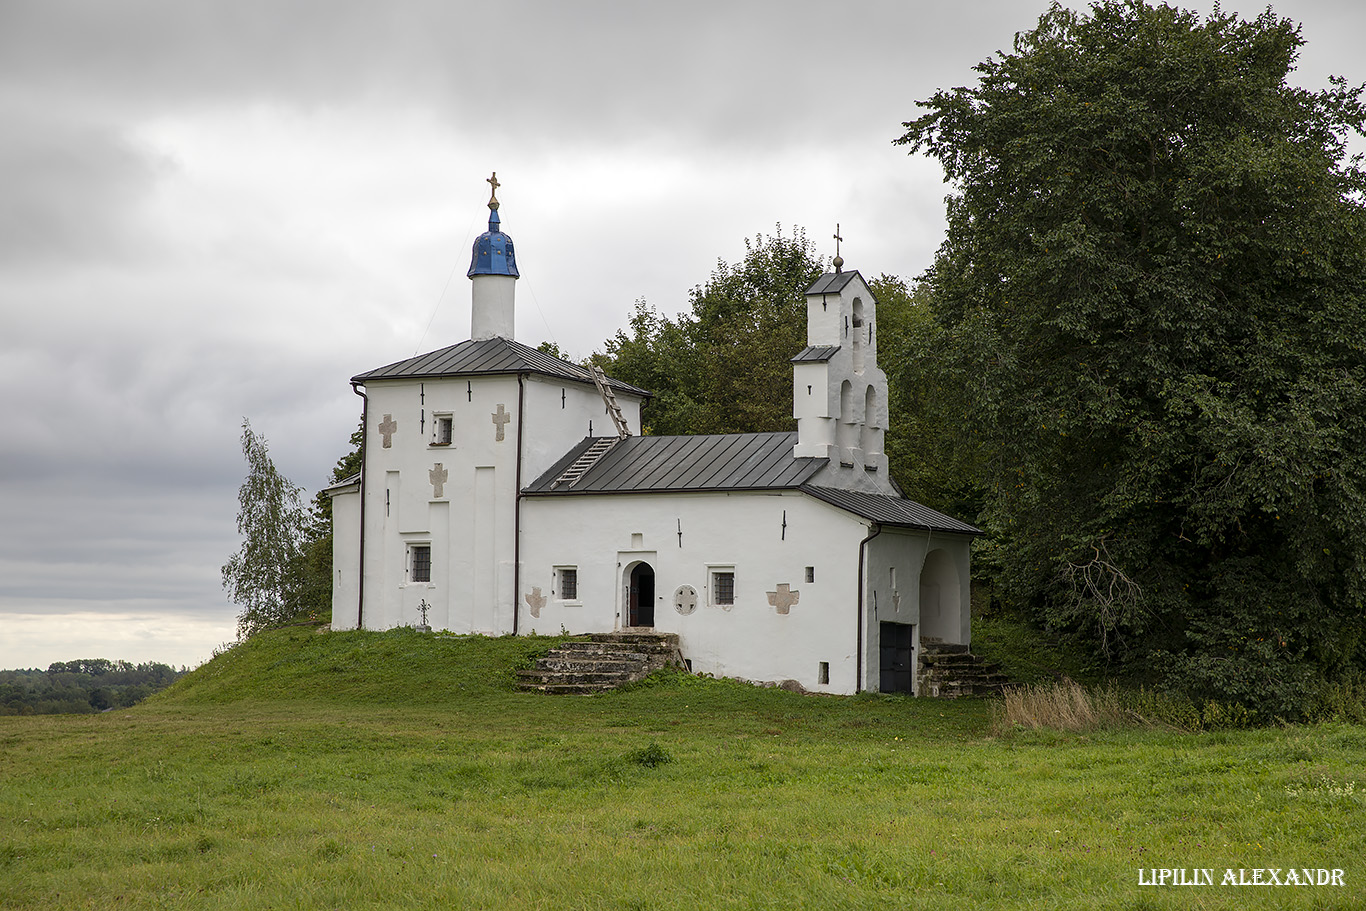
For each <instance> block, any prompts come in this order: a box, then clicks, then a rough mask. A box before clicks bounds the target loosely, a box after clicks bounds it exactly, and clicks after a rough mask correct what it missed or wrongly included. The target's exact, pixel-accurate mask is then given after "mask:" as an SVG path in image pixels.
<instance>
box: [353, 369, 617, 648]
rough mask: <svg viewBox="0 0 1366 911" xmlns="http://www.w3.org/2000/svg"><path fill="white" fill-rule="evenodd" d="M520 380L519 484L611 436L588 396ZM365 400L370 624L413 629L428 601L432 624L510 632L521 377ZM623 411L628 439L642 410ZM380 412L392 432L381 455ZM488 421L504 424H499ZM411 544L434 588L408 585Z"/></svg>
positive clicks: (414, 386) (381, 386)
mask: <svg viewBox="0 0 1366 911" xmlns="http://www.w3.org/2000/svg"><path fill="white" fill-rule="evenodd" d="M524 382H525V389H524V390H522V393H523V394H522V396H521V398H520V400H521V401H522V402H524V407H525V409H526V415H525V426H524V428H523V433H524V439H523V441H522V447H523V465H522V472H521V481H522V483H523V484H524V485H525V484H528V483H530V482H531V481H532V480H534V479H535V478H536V477H537V476H538V475H539V474H541V473H542V472H543V471H545V470H546V469H548V468H549V467H550V466H551V465H552V464H554V462H555V461H557V460H558V459H559V458H560V457H561V456H563V455H564V454H565V453H566V452H567V451H568V450H569V449H570V448H571V447H572V446H573V445H574V444H575V443H578V442H579V441H580V440H581V439H583V437H584V436H586V435H587V434H588V428H589V425H590V422H591V423H592V427H593V430H594V432H595V433H599V434H606V433H611V432H613V431H612V425H611V420H610V418H608V417H607V415H606V409H605V406H604V404H603V401H602V399H601V397H600V396H599V395H598V393H597V390H596V389H595V388H593V387H591V386H586V385H584V384H582V383H569V382H564V383H562V382H559V381H555V380H551V379H550V378H548V377H540V376H537V375H530V376H528V377H526V378H525V381H524ZM367 393H368V396H369V407H368V423H369V426H368V427H367V433H368V440H367V445H366V466H365V467H366V472H367V474H366V483H365V491H364V496H365V522H366V525H367V526H368V528H367V535H366V547H365V588H364V597H365V606H364V612H363V617H364V625H365V627H366V628H367V629H387V628H390V627H393V626H406V625H413V624H416V623H418V622H419V620H420V616H421V615H420V611H419V608H420V605H421V604H422V602H426V604H427V605H428V611H427V621H428V623H429V624H430V625H431V626H432V627H434V628H436V629H449V630H452V631H454V632H460V633H495V634H501V633H506V632H511V631H512V628H513V599H514V591H513V588H514V584H513V580H514V575H515V574H514V548H513V544H514V534H513V531H514V527H515V518H516V512H515V510H516V501H517V497H516V495H517V481H518V472H517V445H518V415H519V412H518V406H519V388H518V378H517V377H516V376H477V377H460V378H436V379H424V380H406V379H405V380H393V381H376V382H373V383H371V384H370V386H369V387H368V389H367ZM619 402H620V404H621V406H622V410H623V413H624V415H625V416H626V419H627V422H628V424H629V425H630V426H631V429H632V431H633V432H639V428H640V401H639V400H638V399H635V398H634V397H622V398H621V399H620V400H619ZM500 406H501V411H500ZM385 415H388V416H389V417H390V419H391V420H392V421H393V422H394V424H396V425H397V429H396V430H394V431H393V433H392V434H391V435H390V446H389V448H387V449H386V448H385V447H384V445H383V441H384V435H383V433H382V431H381V425H382V424H383V422H384V419H385ZM444 415H450V416H451V418H452V438H451V443H450V444H449V445H440V444H439V443H438V441H437V437H436V426H437V423H436V422H437V421H438V420H439V419H440V418H441V417H442V416H444ZM495 415H499V416H506V420H504V421H501V422H495V420H494V417H495ZM500 423H501V428H502V439H501V440H500V439H498V436H499V434H498V430H499V426H500ZM384 426H391V425H384ZM438 464H439V465H440V466H441V467H440V469H439V470H440V471H444V472H445V481H444V483H442V485H441V490H440V493H441V496H437V486H436V484H435V483H434V482H433V475H432V472H434V471H437V470H438V469H437V467H436V466H437V465H438ZM357 512H359V510H358V509H357ZM414 544H429V545H430V546H431V548H432V571H431V576H432V578H431V581H430V582H414V581H409V578H408V574H409V566H408V559H409V547H410V546H411V545H414ZM349 559H350V560H351V562H349V563H348V564H347V566H348V567H354V565H355V564H354V560H355V559H356V558H349ZM340 568H341V567H339V569H340ZM352 573H353V574H354V569H352ZM351 603H352V604H353V605H354V603H355V602H354V600H352V602H351ZM336 604H337V598H335V597H334V605H336ZM334 612H335V611H334ZM341 613H342V614H343V615H345V614H351V615H352V616H354V613H355V611H354V607H352V608H349V609H348V608H345V607H344V606H343V607H342V610H341ZM350 622H351V623H352V624H354V619H353V620H351V621H350Z"/></svg>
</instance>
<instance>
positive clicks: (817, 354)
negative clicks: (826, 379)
mask: <svg viewBox="0 0 1366 911" xmlns="http://www.w3.org/2000/svg"><path fill="white" fill-rule="evenodd" d="M838 350H840V346H839V345H808V346H807V347H805V348H803V349H802V350H801V351H798V352H797V356H796V357H794V358H793V359H792V363H794V364H799V363H802V362H803V361H828V360H830V359H831V358H832V357H834V356H835V352H836V351H838Z"/></svg>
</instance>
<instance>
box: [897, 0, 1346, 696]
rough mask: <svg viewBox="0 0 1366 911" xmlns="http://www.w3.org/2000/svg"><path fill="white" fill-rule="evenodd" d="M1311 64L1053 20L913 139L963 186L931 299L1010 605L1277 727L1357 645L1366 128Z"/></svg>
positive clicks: (1289, 38)
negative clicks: (966, 405) (972, 435)
mask: <svg viewBox="0 0 1366 911" xmlns="http://www.w3.org/2000/svg"><path fill="white" fill-rule="evenodd" d="M1300 45H1301V38H1300V34H1299V30H1298V28H1297V27H1296V26H1295V25H1294V24H1293V23H1291V22H1290V21H1288V20H1285V19H1280V18H1278V17H1276V16H1275V15H1273V14H1272V13H1271V12H1270V11H1268V12H1267V13H1265V14H1263V15H1261V16H1259V17H1258V18H1256V19H1255V20H1253V21H1243V20H1240V19H1238V18H1237V17H1236V16H1233V15H1227V14H1224V13H1222V12H1219V11H1217V10H1216V12H1215V13H1214V14H1212V15H1211V16H1209V17H1208V18H1203V19H1202V18H1201V17H1200V16H1198V15H1197V14H1194V13H1190V12H1185V11H1180V10H1176V9H1172V8H1170V7H1165V6H1159V7H1151V6H1148V5H1147V4H1145V3H1143V2H1140V0H1103V2H1098V3H1096V4H1094V5H1093V6H1092V8H1091V10H1090V13H1089V14H1086V13H1076V12H1073V11H1070V10H1067V9H1065V8H1062V7H1060V6H1058V5H1054V6H1053V7H1052V8H1051V9H1050V10H1049V11H1048V12H1046V13H1045V14H1044V15H1043V16H1042V17H1041V18H1040V20H1039V23H1038V26H1037V28H1035V29H1033V30H1031V31H1028V32H1025V33H1022V34H1020V35H1018V36H1017V38H1016V41H1015V44H1014V47H1013V50H1012V51H1011V52H1009V53H1001V54H999V55H998V56H997V57H993V58H989V59H987V60H986V61H984V62H983V63H981V64H979V65H978V66H977V68H976V70H977V72H978V74H979V78H978V80H977V82H976V84H975V85H971V86H968V87H963V88H956V89H951V90H944V91H940V92H938V93H936V94H935V95H934V96H933V97H932V98H930V99H929V100H928V101H923V102H920V104H921V105H922V107H924V108H926V109H927V113H925V114H924V115H923V116H921V117H920V118H918V119H916V120H913V121H911V122H908V123H906V124H904V126H905V128H906V132H905V134H904V135H903V136H902V137H901V138H900V140H899V141H900V142H901V143H903V144H905V145H907V146H908V147H909V148H910V150H911V151H912V152H915V151H920V150H924V151H926V152H928V153H929V154H931V155H933V156H934V157H936V158H938V159H939V161H940V162H941V163H942V165H943V167H944V169H945V172H946V175H947V178H948V180H949V181H950V182H951V184H952V193H951V195H950V197H949V200H948V223H949V229H948V234H947V237H946V239H945V241H944V244H943V246H942V247H941V249H940V251H939V254H938V256H937V257H936V260H935V263H934V266H933V268H932V269H931V270H930V272H929V273H928V274H927V282H928V285H929V289H930V292H931V293H932V296H933V298H934V301H935V307H936V312H937V314H938V317H939V319H940V321H941V324H942V327H943V330H944V332H945V333H946V335H947V337H948V338H949V339H950V342H951V344H950V345H949V348H948V350H949V353H950V354H951V360H950V362H949V368H948V369H949V370H951V371H953V372H954V373H955V374H956V376H957V377H958V378H959V387H960V388H961V389H962V390H964V392H965V393H966V394H965V395H964V399H965V400H967V401H970V402H971V403H972V409H971V411H970V412H967V413H965V419H967V420H971V421H972V422H974V423H975V424H977V425H979V426H980V427H981V429H982V435H983V443H984V453H985V456H986V460H985V462H984V464H985V466H986V474H985V476H986V478H987V479H988V481H989V485H988V500H987V504H986V512H985V514H984V519H983V520H984V521H985V522H987V523H988V525H989V527H990V530H991V531H992V532H993V534H994V542H995V547H994V549H993V552H992V556H993V557H994V558H995V560H996V566H997V571H998V573H999V580H1000V582H1001V587H1002V590H1003V592H1004V593H1005V594H1006V596H1007V597H1008V598H1010V599H1011V600H1013V601H1014V602H1015V603H1017V604H1019V605H1023V606H1026V607H1029V608H1032V609H1034V610H1037V611H1039V612H1040V613H1041V614H1042V615H1043V616H1044V617H1045V618H1046V619H1048V620H1049V621H1051V622H1053V623H1054V624H1057V625H1059V626H1064V627H1067V628H1070V629H1072V630H1074V631H1076V632H1078V633H1079V634H1081V635H1083V636H1085V637H1087V638H1088V639H1089V641H1091V642H1093V643H1094V644H1095V645H1096V647H1097V649H1098V650H1104V651H1106V652H1107V653H1109V654H1110V655H1111V656H1112V657H1114V658H1116V659H1118V660H1121V661H1129V662H1132V663H1133V664H1134V665H1140V664H1141V665H1142V666H1145V667H1148V668H1152V669H1155V670H1156V671H1157V672H1159V673H1160V674H1162V675H1163V676H1164V677H1165V679H1166V680H1167V681H1168V682H1169V683H1171V684H1173V685H1179V686H1182V687H1184V688H1185V689H1187V690H1188V691H1191V692H1193V693H1196V694H1207V695H1209V696H1213V697H1216V698H1224V699H1236V700H1239V701H1242V702H1244V703H1245V704H1248V705H1251V706H1253V707H1255V708H1257V709H1259V710H1261V711H1262V712H1264V713H1267V714H1292V713H1294V712H1296V711H1298V710H1301V709H1303V708H1304V707H1305V706H1306V705H1307V704H1308V702H1309V701H1310V700H1311V699H1312V694H1313V691H1314V689H1315V687H1316V686H1317V685H1318V684H1320V683H1321V682H1322V681H1323V680H1325V679H1331V678H1333V677H1338V676H1343V675H1349V674H1352V673H1357V672H1359V670H1360V668H1361V665H1362V651H1363V650H1362V645H1363V627H1364V626H1366V622H1364V620H1363V604H1364V603H1366V533H1364V532H1366V387H1364V386H1363V383H1366V349H1364V348H1363V338H1366V331H1364V330H1366V249H1364V247H1363V244H1364V243H1366V207H1363V201H1362V200H1363V191H1366V175H1364V174H1363V171H1362V168H1361V161H1360V158H1359V157H1357V158H1353V157H1349V155H1348V149H1347V145H1346V143H1347V141H1348V140H1349V139H1350V137H1351V136H1353V135H1354V134H1357V135H1359V134H1361V132H1362V128H1363V120H1364V119H1366V110H1364V109H1363V105H1362V101H1361V98H1362V89H1361V88H1349V87H1347V86H1346V84H1345V83H1344V82H1342V81H1341V80H1334V81H1333V82H1332V84H1331V85H1330V87H1329V88H1327V89H1325V90H1322V91H1306V90H1303V89H1299V88H1296V87H1294V86H1292V85H1290V84H1289V83H1288V82H1287V77H1288V76H1289V74H1290V72H1291V71H1292V69H1293V66H1294V62H1295V59H1296V55H1297V53H1298V48H1299V47H1300Z"/></svg>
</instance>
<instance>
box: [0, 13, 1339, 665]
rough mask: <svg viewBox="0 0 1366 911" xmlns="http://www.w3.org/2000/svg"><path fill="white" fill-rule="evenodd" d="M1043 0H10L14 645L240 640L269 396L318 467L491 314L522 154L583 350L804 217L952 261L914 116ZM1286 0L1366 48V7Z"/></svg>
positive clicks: (4, 276)
mask: <svg viewBox="0 0 1366 911" xmlns="http://www.w3.org/2000/svg"><path fill="white" fill-rule="evenodd" d="M1044 5H1045V4H1044V3H1043V0H1036V2H1022V0H988V2H975V0H968V2H962V3H943V2H933V3H931V2H920V0H891V2H846V3H843V4H833V3H826V2H821V3H815V2H807V0H800V2H797V0H788V2H781V3H780V2H772V3H747V2H743V0H725V2H709V0H691V2H688V3H670V4H662V3H646V2H626V0H619V2H553V0H552V2H516V0H510V2H503V3H498V4H487V3H480V4H475V3H464V2H461V3H452V2H435V0H432V2H408V3H404V2H385V3H382V4H381V3H365V4H362V3H348V2H338V0H316V2H293V3H287V2H279V0H275V2H270V3H243V2H217V3H194V2H186V0H163V2H138V0H123V2H117V3H110V2H104V0H90V2H85V3H76V2H59V0H37V2H22V0H0V379H3V389H4V390H5V395H6V397H7V399H8V407H7V408H5V412H6V420H5V429H4V430H3V431H0V668H13V667H46V666H47V665H48V664H49V663H51V662H53V661H58V660H69V659H73V658H81V657H106V658H111V659H117V658H123V659H127V660H131V661H164V662H167V663H170V664H173V665H181V664H186V665H191V666H193V665H195V664H198V663H200V662H201V661H203V660H205V659H207V658H208V657H210V655H211V653H212V650H213V649H214V648H215V647H216V646H218V645H220V644H221V643H224V642H226V641H229V640H231V639H232V638H233V635H234V633H235V617H236V613H237V609H236V607H235V606H234V605H232V604H229V603H228V601H227V600H226V598H225V597H224V595H223V592H222V589H221V585H220V570H219V567H220V566H221V565H222V564H223V563H224V561H225V560H226V559H227V557H228V556H229V554H231V553H232V551H233V550H234V549H236V547H237V546H238V543H239V541H238V536H237V532H236V528H235V516H236V511H237V502H236V494H237V488H238V485H239V484H240V483H241V481H242V476H243V473H244V471H245V465H244V462H243V460H242V456H241V450H240V445H239V435H240V425H241V421H242V419H243V417H248V418H250V419H251V422H252V426H253V427H254V428H255V429H256V430H257V431H259V432H261V433H264V434H265V435H266V436H267V438H268V439H269V441H270V448H271V453H272V456H273V457H274V460H275V464H276V465H277V466H278V467H279V468H280V469H281V470H282V471H283V472H284V473H285V474H286V475H287V476H288V477H290V478H291V479H292V480H294V481H295V482H296V483H298V484H300V485H302V486H304V487H305V488H307V489H308V491H309V493H310V494H311V493H312V492H313V491H315V490H316V489H317V488H318V487H320V486H323V485H324V483H325V481H326V479H327V476H328V473H329V471H330V469H331V467H332V465H333V463H334V462H335V460H336V459H337V457H338V456H340V455H341V454H342V453H343V452H344V451H345V450H346V448H347V437H348V435H349V434H350V432H351V430H352V429H353V428H354V427H355V425H356V421H357V418H358V416H359V406H360V401H359V399H358V398H357V397H356V396H354V395H353V394H352V392H351V389H350V386H349V385H348V383H347V380H348V379H349V378H350V377H351V376H352V375H354V374H356V373H360V372H362V371H364V370H367V369H370V368H372V367H377V366H380V365H382V364H386V363H389V362H391V361H394V360H398V359H401V358H405V357H409V356H411V355H413V354H415V353H418V352H421V351H428V350H432V349H435V348H440V347H443V346H445V345H449V344H453V343H455V342H458V341H461V340H463V339H465V338H467V337H468V336H469V282H468V280H467V279H466V278H465V270H466V269H467V268H468V265H469V250H470V244H471V242H472V240H473V238H474V237H475V236H476V235H477V234H478V233H479V232H480V231H482V230H484V222H485V220H486V219H487V215H488V210H487V209H486V208H485V207H484V204H485V203H486V201H487V199H488V185H487V184H485V183H484V180H485V178H487V177H488V176H489V173H490V172H491V171H494V170H496V171H497V172H498V179H499V180H500V182H501V183H502V185H503V186H502V188H501V189H500V190H499V198H500V199H501V200H502V203H503V207H502V210H501V215H502V217H503V227H504V228H505V229H506V230H507V232H508V233H509V234H510V235H511V236H512V237H513V238H514V239H515V241H516V243H517V259H518V265H519V267H520V269H521V271H522V278H521V280H520V282H519V283H518V287H517V302H518V316H517V336H518V339H519V340H521V341H523V342H526V343H527V344H531V345H535V344H537V343H539V342H541V341H543V340H554V341H555V342H557V343H559V345H560V346H561V347H562V348H564V349H565V350H566V351H568V352H569V353H570V355H571V356H572V357H574V358H579V357H583V356H585V355H587V354H589V353H591V352H592V351H593V350H595V349H601V348H602V343H603V341H604V339H606V338H608V337H609V336H610V335H612V333H613V332H614V331H615V330H616V329H617V328H618V327H620V326H622V325H624V324H625V322H626V319H627V316H628V314H629V312H630V310H631V308H632V304H633V302H634V301H635V300H636V299H638V298H644V299H646V300H647V301H649V302H650V303H651V304H653V305H655V306H656V307H658V308H659V309H661V310H662V311H665V312H667V313H674V312H677V311H678V310H680V309H683V308H684V307H685V306H686V302H687V292H688V290H689V289H690V288H691V287H693V286H694V285H697V284H699V283H701V282H703V281H705V280H706V279H707V277H708V275H709V274H710V272H711V270H712V268H713V267H714V266H715V264H716V260H717V259H718V258H722V259H725V260H727V261H732V262H733V261H736V260H738V259H739V258H741V257H742V256H743V254H744V239H745V238H746V237H753V236H754V235H755V234H757V233H760V232H763V233H773V232H774V230H775V226H777V225H781V226H783V230H784V232H789V231H791V230H792V227H793V226H801V227H804V228H805V229H806V231H807V233H808V236H809V237H811V238H812V239H814V240H815V241H816V242H817V243H818V244H819V246H820V248H821V250H822V252H824V253H826V254H830V253H833V249H832V247H833V241H831V240H830V239H829V238H830V236H831V235H832V234H833V233H834V229H835V224H836V223H837V222H838V223H839V224H840V226H841V230H842V234H843V236H844V238H845V242H844V244H843V247H842V253H843V255H844V257H845V259H846V261H847V262H848V265H849V267H850V268H856V269H859V270H861V271H862V272H863V273H864V274H865V275H876V274H878V273H881V272H888V273H892V274H896V275H901V276H903V277H907V278H911V277H914V276H915V275H917V274H919V273H920V272H921V271H922V270H923V269H924V268H925V267H926V266H927V265H928V264H929V262H930V259H931V257H932V255H933V252H934V250H935V248H936V246H937V245H938V243H939V240H940V238H941V236H942V233H943V196H944V193H945V187H944V185H943V184H942V174H941V172H940V170H939V168H938V166H937V164H935V163H933V162H931V161H929V160H928V159H925V158H923V157H920V158H911V157H908V156H907V155H906V154H905V152H904V150H902V149H899V148H896V147H894V146H892V145H891V141H892V140H893V139H895V138H896V137H897V136H898V135H899V134H900V132H901V127H900V124H901V122H902V121H904V120H908V119H910V118H912V117H914V116H916V115H917V108H916V105H915V101H916V100H917V99H923V98H926V97H928V96H929V95H931V94H932V93H933V92H934V91H935V90H936V89H938V88H941V87H951V86H955V85H963V84H967V83H969V82H970V81H971V79H972V75H973V74H972V72H971V67H972V65H973V64H975V63H977V62H978V61H980V60H981V59H983V58H984V57H986V56H988V55H990V54H992V53H993V52H994V51H996V50H997V49H1000V48H1007V47H1009V45H1010V42H1011V39H1012V36H1013V35H1014V33H1015V32H1017V31H1020V30H1025V29H1028V28H1030V27H1032V25H1033V24H1034V23H1035V21H1036V20H1037V17H1038V15H1039V13H1040V12H1041V11H1042V10H1043V8H1044ZM1185 5H1186V6H1189V7H1193V8H1197V9H1206V10H1207V9H1208V8H1209V7H1210V5H1211V4H1209V3H1192V4H1185ZM1225 6H1226V7H1227V8H1230V9H1231V8H1234V6H1235V4H1232V3H1226V4H1225ZM1275 8H1276V11H1277V12H1278V13H1280V14H1282V15H1286V16H1289V17H1290V18H1292V19H1295V20H1296V21H1298V22H1300V23H1302V25H1303V33H1304V36H1305V38H1306V39H1307V41H1308V44H1307V46H1306V48H1305V49H1304V52H1303V54H1302V57H1301V61H1300V67H1299V73H1298V75H1297V79H1298V81H1300V82H1301V83H1302V84H1304V85H1306V86H1307V87H1310V88H1319V87H1322V86H1324V85H1325V84H1326V77H1327V75H1328V74H1330V73H1338V74H1341V75H1344V76H1346V77H1347V78H1348V79H1349V80H1350V81H1352V82H1361V81H1363V80H1366V63H1363V60H1362V56H1361V54H1360V51H1359V44H1360V40H1361V36H1362V35H1366V5H1362V4H1358V3H1354V2H1348V0H1343V2H1339V3H1333V2H1327V0H1295V2H1290V0H1287V2H1283V3H1278V4H1276V5H1275ZM1261 9H1262V7H1260V6H1248V7H1247V9H1246V10H1245V12H1248V13H1250V14H1255V13H1257V12H1259V11H1260V10H1261Z"/></svg>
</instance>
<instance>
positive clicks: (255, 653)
mask: <svg viewBox="0 0 1366 911" xmlns="http://www.w3.org/2000/svg"><path fill="white" fill-rule="evenodd" d="M562 641H563V638H562V637H558V636H556V637H552V636H502V637H498V638H494V637H490V636H452V635H447V634H438V633H419V632H417V631H415V630H413V629H411V628H399V629H392V630H386V631H384V632H369V631H362V630H348V631H340V632H330V633H325V634H320V633H318V632H316V631H314V630H312V629H306V628H299V627H293V628H289V629H280V630H270V631H267V632H264V633H260V634H258V635H256V636H253V637H252V638H251V639H249V640H247V641H246V642H243V643H241V644H239V645H237V646H234V647H233V648H231V649H229V650H228V651H226V652H224V653H223V654H220V655H218V656H217V657H216V658H214V659H213V660H212V661H210V662H208V663H207V664H205V665H203V666H201V667H199V668H197V669H195V670H194V671H192V672H191V673H189V674H188V675H186V676H185V677H183V678H182V679H181V680H179V681H177V682H176V684H175V685H174V686H172V687H170V688H169V689H168V690H166V691H165V692H164V693H162V694H161V695H159V696H158V697H156V702H157V703H158V704H160V705H168V704H174V703H177V702H180V703H186V704H212V703H226V702H233V701H237V700H242V699H258V700H299V699H327V700H339V701H344V702H359V703H364V704H368V705H396V706H408V705H422V704H432V703H435V702H451V701H459V700H463V699H471V698H479V697H485V696H490V695H494V694H506V693H507V692H508V691H510V690H511V689H512V685H513V681H514V678H515V674H516V671H517V669H518V668H522V667H529V666H530V665H531V663H532V661H533V660H534V659H535V658H536V656H538V655H542V654H544V653H545V652H546V651H547V650H549V649H550V648H551V647H552V646H554V645H555V644H557V643H559V642H562Z"/></svg>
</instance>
